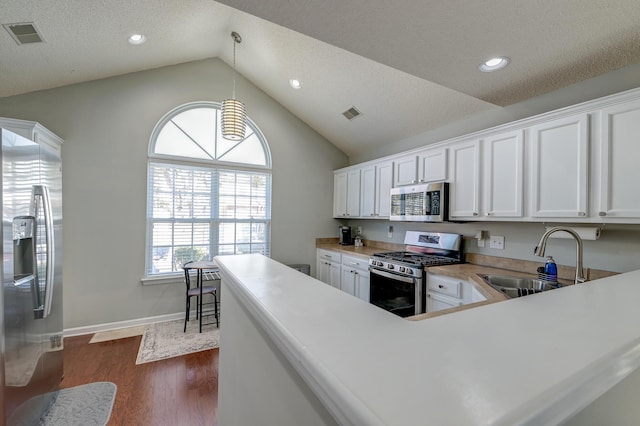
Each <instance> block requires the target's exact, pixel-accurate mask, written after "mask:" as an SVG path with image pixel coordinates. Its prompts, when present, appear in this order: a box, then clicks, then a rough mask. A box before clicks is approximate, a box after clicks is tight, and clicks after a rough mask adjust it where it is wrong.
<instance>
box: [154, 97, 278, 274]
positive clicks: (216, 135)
mask: <svg viewBox="0 0 640 426" xmlns="http://www.w3.org/2000/svg"><path fill="white" fill-rule="evenodd" d="M270 243H271V155H270V153H269V147H268V145H267V142H266V140H265V138H264V136H263V135H262V133H261V132H260V130H259V129H258V127H257V126H256V125H255V123H253V122H252V121H251V120H249V121H248V123H247V134H246V137H245V138H244V139H243V140H241V141H229V140H226V139H224V138H223V137H222V134H221V131H220V104H218V103H214V102H197V103H189V104H186V105H182V106H180V107H178V108H175V109H174V110H172V111H170V112H169V113H167V114H166V115H165V116H164V117H163V118H162V119H161V120H160V121H159V122H158V124H157V125H156V127H155V128H154V129H153V132H152V134H151V140H150V143H149V167H148V176H147V250H146V275H147V276H152V275H156V274H170V273H174V272H177V271H181V267H182V265H183V264H184V263H185V262H187V261H189V260H205V259H207V260H208V259H211V258H212V257H213V256H216V255H218V254H239V253H262V254H264V255H267V256H268V255H269V252H270Z"/></svg>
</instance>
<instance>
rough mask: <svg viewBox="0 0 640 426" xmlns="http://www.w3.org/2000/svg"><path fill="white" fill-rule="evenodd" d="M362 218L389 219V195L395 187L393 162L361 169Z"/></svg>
mask: <svg viewBox="0 0 640 426" xmlns="http://www.w3.org/2000/svg"><path fill="white" fill-rule="evenodd" d="M360 176H361V180H360V216H361V217H363V218H385V217H389V213H390V203H391V201H390V200H389V193H390V191H391V187H392V186H393V162H392V161H384V162H380V163H376V164H372V165H368V166H365V167H363V168H362V169H360Z"/></svg>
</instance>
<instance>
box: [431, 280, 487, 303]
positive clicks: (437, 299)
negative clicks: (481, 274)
mask: <svg viewBox="0 0 640 426" xmlns="http://www.w3.org/2000/svg"><path fill="white" fill-rule="evenodd" d="M483 300H486V298H485V297H484V296H483V295H482V293H480V292H479V291H478V290H477V289H476V287H475V285H474V284H473V283H471V282H469V281H465V280H459V279H457V278H452V277H447V276H444V275H436V274H430V273H428V274H427V312H437V311H441V310H443V309H449V308H455V307H458V306H462V305H467V304H469V303H475V302H480V301H483Z"/></svg>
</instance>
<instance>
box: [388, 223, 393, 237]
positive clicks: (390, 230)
mask: <svg viewBox="0 0 640 426" xmlns="http://www.w3.org/2000/svg"><path fill="white" fill-rule="evenodd" d="M387 236H388V237H389V238H392V237H393V226H391V225H389V232H387Z"/></svg>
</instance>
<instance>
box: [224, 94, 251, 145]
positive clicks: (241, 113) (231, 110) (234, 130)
mask: <svg viewBox="0 0 640 426" xmlns="http://www.w3.org/2000/svg"><path fill="white" fill-rule="evenodd" d="M221 121H222V137H223V138H225V139H230V140H233V141H238V140H242V139H244V134H245V130H246V128H247V111H246V109H245V108H244V104H243V103H242V102H240V101H239V100H237V99H225V100H224V101H222V119H221Z"/></svg>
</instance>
